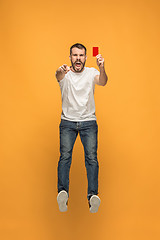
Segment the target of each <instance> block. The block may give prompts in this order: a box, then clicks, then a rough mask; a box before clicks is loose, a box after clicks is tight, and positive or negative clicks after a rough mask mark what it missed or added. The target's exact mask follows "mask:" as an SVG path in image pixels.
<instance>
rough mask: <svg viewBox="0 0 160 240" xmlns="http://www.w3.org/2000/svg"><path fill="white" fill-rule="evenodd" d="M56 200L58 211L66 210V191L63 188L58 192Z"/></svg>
mask: <svg viewBox="0 0 160 240" xmlns="http://www.w3.org/2000/svg"><path fill="white" fill-rule="evenodd" d="M57 202H58V206H59V211H60V212H66V211H67V209H68V208H67V202H68V193H67V192H66V191H65V190H62V191H60V192H59V193H58V196H57Z"/></svg>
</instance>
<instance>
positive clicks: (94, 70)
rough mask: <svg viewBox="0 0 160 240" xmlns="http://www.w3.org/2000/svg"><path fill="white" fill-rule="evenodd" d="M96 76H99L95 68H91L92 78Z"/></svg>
mask: <svg viewBox="0 0 160 240" xmlns="http://www.w3.org/2000/svg"><path fill="white" fill-rule="evenodd" d="M96 75H100V72H99V71H98V70H97V69H96V68H93V77H95V76H96Z"/></svg>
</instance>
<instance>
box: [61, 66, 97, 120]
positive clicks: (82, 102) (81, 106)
mask: <svg viewBox="0 0 160 240" xmlns="http://www.w3.org/2000/svg"><path fill="white" fill-rule="evenodd" d="M96 75H100V72H99V71H98V70H97V69H95V68H93V67H91V68H89V67H84V70H83V71H82V72H81V73H75V72H73V71H71V70H70V71H69V72H67V73H66V74H65V76H64V78H63V79H62V80H61V81H59V82H58V83H59V85H60V89H61V97H62V114H61V119H65V120H69V121H76V122H78V121H90V120H96V119H97V118H96V115H95V102H94V89H95V83H94V77H95V76H96Z"/></svg>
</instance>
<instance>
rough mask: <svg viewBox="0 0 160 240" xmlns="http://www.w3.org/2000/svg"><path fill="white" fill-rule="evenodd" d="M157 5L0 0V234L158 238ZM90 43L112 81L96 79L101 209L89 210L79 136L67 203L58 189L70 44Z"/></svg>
mask: <svg viewBox="0 0 160 240" xmlns="http://www.w3.org/2000/svg"><path fill="white" fill-rule="evenodd" d="M159 10H160V3H159V1H156V0H148V1H147V0H146V1H145V0H143V1H142V0H134V1H127V0H126V1H125V0H121V1H118V0H113V1H109V0H102V1H94V0H92V1H91V0H89V1H84V0H81V1H72V0H71V1H64V0H62V1H51V0H45V1H44V0H43V1H42V0H26V1H21V0H13V1H12V0H1V1H0V16H1V21H0V34H1V37H0V46H1V49H0V52H1V54H0V55H1V56H0V65H1V73H0V74H1V76H0V79H1V93H0V100H1V119H0V120H1V124H0V126H1V134H0V135H1V167H0V169H1V170H0V171H1V172H0V191H1V195H0V238H1V239H2V240H14V239H15V240H32V239H33V240H51V239H52V240H53V239H60V240H62V239H65V240H75V239H76V240H79V239H84V240H88V239H92V240H97V239H100V240H106V239H108V240H132V239H133V240H139V239H140V240H142V239H145V240H147V239H154V240H157V239H160V208H159V202H160V187H159V186H160V185H159V184H160V176H159V175H160V174H159V167H160V163H159V159H160V153H159V136H160V127H159V122H160V112H159V109H160V94H159V91H160V82H159V81H160V73H159V63H160V62H159V56H160V51H159V50H160V47H159V42H160V28H159V23H160V16H159ZM76 42H80V43H82V44H84V45H85V46H86V47H87V50H88V52H87V56H88V58H87V62H86V66H88V67H95V68H97V69H98V67H97V65H96V59H95V58H94V57H92V47H93V46H98V47H99V48H100V53H101V54H102V56H103V57H104V59H105V68H106V72H107V74H108V77H109V80H108V83H107V85H106V86H105V87H102V86H96V89H95V102H96V115H97V122H98V126H99V135H98V141H99V143H98V144H99V145H98V159H99V165H100V171H99V196H100V198H101V206H100V208H99V212H98V213H96V214H91V213H90V212H89V209H88V202H87V198H86V195H87V177H86V170H85V165H84V153H83V147H82V144H81V142H80V138H79V136H78V138H77V141H76V143H75V146H74V150H73V162H72V167H71V172H70V199H69V209H68V212H66V213H60V212H59V210H58V205H57V201H56V197H57V163H58V159H59V123H60V115H61V93H60V88H59V85H58V83H57V81H56V79H55V71H56V69H57V68H58V67H59V66H60V65H62V64H64V63H66V64H68V65H69V64H70V61H69V48H70V46H71V45H72V44H74V43H76Z"/></svg>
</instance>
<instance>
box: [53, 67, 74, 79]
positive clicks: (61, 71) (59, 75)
mask: <svg viewBox="0 0 160 240" xmlns="http://www.w3.org/2000/svg"><path fill="white" fill-rule="evenodd" d="M70 70H71V69H70V67H68V66H67V64H63V65H62V66H60V67H59V68H58V69H57V71H56V74H55V76H56V78H57V81H58V82H59V81H61V80H62V79H63V78H64V76H65V74H66V73H67V72H69V71H70Z"/></svg>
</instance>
